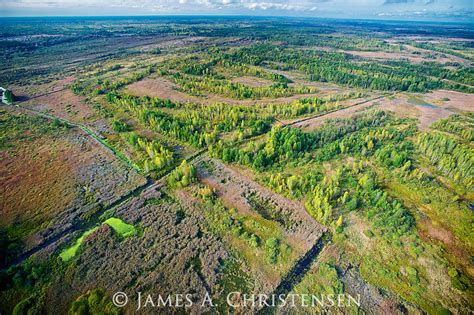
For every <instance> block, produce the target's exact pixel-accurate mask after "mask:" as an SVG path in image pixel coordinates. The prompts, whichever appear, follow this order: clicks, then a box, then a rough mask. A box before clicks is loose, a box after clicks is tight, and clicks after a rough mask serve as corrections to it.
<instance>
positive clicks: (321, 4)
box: [0, 0, 474, 22]
mask: <svg viewBox="0 0 474 315" xmlns="http://www.w3.org/2000/svg"><path fill="white" fill-rule="evenodd" d="M63 15H66V16H67V15H72V16H77V15H127V16H129V15H255V16H305V17H323V18H362V19H395V20H405V19H406V20H435V21H462V22H466V21H467V22H474V0H264V1H257V0H80V1H77V0H46V1H41V0H0V16H63Z"/></svg>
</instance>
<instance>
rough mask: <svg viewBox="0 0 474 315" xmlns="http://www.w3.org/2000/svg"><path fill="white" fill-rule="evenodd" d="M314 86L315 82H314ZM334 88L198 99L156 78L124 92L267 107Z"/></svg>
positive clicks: (208, 96) (179, 100) (194, 101)
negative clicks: (276, 95) (243, 97)
mask: <svg viewBox="0 0 474 315" xmlns="http://www.w3.org/2000/svg"><path fill="white" fill-rule="evenodd" d="M314 84H316V82H314ZM308 85H310V86H316V85H313V84H308ZM337 91H338V89H336V88H330V89H329V88H328V89H325V90H323V91H318V93H312V94H311V93H310V94H295V95H292V96H288V97H279V98H263V99H259V100H236V99H231V98H227V97H223V96H220V95H215V94H209V95H207V96H205V97H198V96H193V95H189V94H187V93H184V92H181V91H179V87H178V86H177V85H176V84H174V83H173V82H171V81H169V80H167V79H164V78H161V77H158V78H148V79H144V80H141V81H138V82H135V83H132V84H130V85H129V86H127V89H126V92H127V93H129V94H131V95H135V96H145V95H147V96H150V97H159V98H162V99H170V100H171V101H173V102H182V103H185V102H191V103H197V104H213V103H226V104H231V105H244V106H247V105H248V106H252V105H269V104H284V103H290V102H292V101H295V100H297V99H300V98H304V97H314V96H317V97H322V96H325V95H328V94H334V93H335V92H337Z"/></svg>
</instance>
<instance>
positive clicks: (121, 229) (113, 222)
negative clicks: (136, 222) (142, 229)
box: [59, 217, 137, 262]
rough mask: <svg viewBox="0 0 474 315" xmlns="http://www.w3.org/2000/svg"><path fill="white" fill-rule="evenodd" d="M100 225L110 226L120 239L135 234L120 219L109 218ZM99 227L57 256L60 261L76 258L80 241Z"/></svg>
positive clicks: (84, 234)
mask: <svg viewBox="0 0 474 315" xmlns="http://www.w3.org/2000/svg"><path fill="white" fill-rule="evenodd" d="M102 224H107V225H108V226H110V227H111V228H112V229H113V230H114V231H115V232H116V233H117V234H119V235H120V236H122V237H129V236H133V235H135V234H136V232H137V231H136V228H135V227H134V226H133V225H131V224H127V223H125V222H123V221H122V220H121V219H119V218H113V217H112V218H109V219H107V220H105V221H104V222H103V223H102ZM98 228H99V227H98V226H96V227H94V228H92V229H90V230H87V231H86V232H84V233H83V234H82V235H81V237H79V238H78V239H77V240H76V242H75V243H74V245H73V246H71V247H68V248H66V249H64V250H63V251H62V252H61V254H59V257H61V259H62V260H63V261H65V262H66V261H69V260H70V259H71V258H73V257H74V256H76V253H77V251H78V250H79V248H80V247H81V244H82V241H83V240H84V238H85V237H87V236H88V235H90V234H92V233H93V232H95V231H96V230H97V229H98Z"/></svg>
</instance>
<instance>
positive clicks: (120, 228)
mask: <svg viewBox="0 0 474 315" xmlns="http://www.w3.org/2000/svg"><path fill="white" fill-rule="evenodd" d="M104 224H107V225H109V226H110V227H111V228H112V229H113V230H114V231H115V232H117V233H118V234H120V235H121V236H123V237H128V236H132V235H135V234H136V232H137V230H136V229H135V227H134V226H133V225H131V224H127V223H125V222H123V221H122V220H120V219H118V218H110V219H107V220H105V221H104Z"/></svg>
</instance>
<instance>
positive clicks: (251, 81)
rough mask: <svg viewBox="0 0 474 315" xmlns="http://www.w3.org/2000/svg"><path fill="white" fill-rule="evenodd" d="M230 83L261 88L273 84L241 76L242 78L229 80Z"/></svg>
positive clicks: (268, 81) (264, 80)
mask: <svg viewBox="0 0 474 315" xmlns="http://www.w3.org/2000/svg"><path fill="white" fill-rule="evenodd" d="M231 82H232V83H241V84H245V85H248V86H251V87H262V86H270V85H272V84H273V82H272V81H270V80H266V79H262V78H257V77H252V76H243V77H237V78H233V79H232V80H231Z"/></svg>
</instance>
